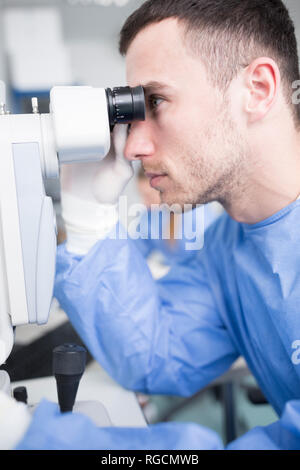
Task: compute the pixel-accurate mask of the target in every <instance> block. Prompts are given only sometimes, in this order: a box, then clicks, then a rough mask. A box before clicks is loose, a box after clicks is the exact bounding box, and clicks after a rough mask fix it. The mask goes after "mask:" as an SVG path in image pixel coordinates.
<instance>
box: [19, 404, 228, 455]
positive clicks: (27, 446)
mask: <svg viewBox="0 0 300 470" xmlns="http://www.w3.org/2000/svg"><path fill="white" fill-rule="evenodd" d="M222 447H223V445H222V442H221V440H220V438H219V436H218V435H217V434H216V433H215V432H214V431H211V430H210V429H207V428H205V427H203V426H199V425H197V424H194V423H159V424H154V425H151V426H148V427H144V428H134V427H129V428H126V427H120V428H118V427H102V428H100V427H97V426H95V424H94V423H92V421H91V420H90V419H89V418H87V417H86V416H84V415H82V414H79V413H63V414H61V413H60V412H59V409H58V406H57V405H56V404H54V403H51V402H48V401H47V400H43V401H42V402H41V403H40V404H39V406H38V407H37V409H36V411H35V413H34V415H33V418H32V421H31V424H30V425H29V428H28V429H27V432H26V434H25V435H24V437H23V439H22V440H21V441H20V442H19V443H18V445H17V448H16V450H32V449H34V450H128V449H129V450H139V449H142V450H157V449H159V450H203V449H212V450H218V449H222Z"/></svg>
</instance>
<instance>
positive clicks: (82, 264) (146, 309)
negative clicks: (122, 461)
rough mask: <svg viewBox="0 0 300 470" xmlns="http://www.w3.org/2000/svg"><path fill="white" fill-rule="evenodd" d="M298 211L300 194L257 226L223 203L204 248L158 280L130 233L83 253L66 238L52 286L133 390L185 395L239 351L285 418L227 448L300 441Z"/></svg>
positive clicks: (94, 349)
mask: <svg viewBox="0 0 300 470" xmlns="http://www.w3.org/2000/svg"><path fill="white" fill-rule="evenodd" d="M299 221H300V200H297V201H295V202H294V203H292V204H290V205H289V206H287V207H285V208H284V209H282V210H281V211H279V212H278V213H276V214H274V215H273V216H271V217H269V218H268V219H266V220H264V221H262V222H259V223H257V224H253V225H247V224H240V223H237V222H235V221H234V220H232V219H231V218H230V217H229V216H228V215H227V214H224V215H223V216H221V217H220V218H219V219H218V220H217V221H216V222H214V223H213V224H212V225H211V226H210V227H209V228H208V230H207V231H206V238H205V245H204V248H203V249H202V250H201V251H200V252H199V253H198V255H197V257H194V258H193V259H191V260H189V261H188V262H187V263H185V264H180V265H177V266H176V268H175V269H171V271H170V272H169V274H168V275H167V276H165V277H164V278H163V279H161V280H159V281H158V283H156V284H155V283H154V281H153V279H152V276H151V275H150V272H149V271H148V270H147V268H146V267H145V260H144V258H143V257H142V255H141V254H140V253H139V252H138V250H137V249H136V247H135V246H134V244H133V242H132V241H130V240H126V239H125V238H126V237H124V239H121V238H120V239H118V240H111V239H109V238H106V239H104V240H100V241H99V242H98V243H97V244H96V245H95V246H94V247H93V248H92V249H91V250H90V252H89V253H88V254H87V255H86V256H84V257H82V256H79V255H78V254H72V253H70V252H68V251H67V250H66V247H65V246H64V245H62V246H60V247H59V250H58V258H57V275H56V285H55V291H54V293H55V296H56V297H57V298H58V300H59V302H60V304H61V305H62V307H63V308H64V310H65V311H66V312H67V313H68V316H69V318H70V320H71V322H72V323H73V325H74V326H75V328H76V329H77V331H78V332H79V334H80V335H81V336H82V338H83V339H84V342H85V344H86V345H88V347H89V350H90V351H91V353H92V354H93V356H94V357H95V358H96V359H97V360H98V361H99V362H100V363H101V364H102V366H103V367H104V368H105V370H106V371H108V373H109V374H110V375H112V377H114V378H115V380H117V381H118V382H119V383H121V384H122V385H123V386H125V387H127V388H129V389H133V390H136V391H140V392H144V393H150V394H157V393H159V394H160V393H163V394H174V393H175V394H180V395H182V396H188V395H191V394H193V393H195V392H197V391H198V390H199V389H201V388H203V387H204V386H206V385H207V384H209V383H210V382H211V381H212V380H213V379H214V378H216V377H217V376H219V375H221V374H222V373H223V372H225V370H226V369H228V368H229V367H230V365H231V364H232V363H233V361H234V360H236V358H237V357H238V356H240V355H241V356H243V357H244V358H245V359H246V361H247V364H248V367H249V369H250V370H251V372H252V373H253V375H254V377H255V378H256V380H257V382H258V385H259V386H260V388H261V390H262V392H263V393H264V395H265V397H266V398H267V400H268V402H269V403H270V404H271V405H272V406H273V407H274V409H275V411H276V412H277V414H278V415H279V418H280V419H279V421H278V422H277V423H275V424H274V425H271V427H267V428H255V429H254V430H252V431H251V434H249V433H247V434H245V436H243V437H242V438H240V439H239V440H238V441H236V443H235V442H233V443H231V445H230V448H240V449H241V448H244V449H248V448H249V449H254V448H262V447H264V446H265V448H280V449H293V448H299V443H300V427H299V415H300V411H299V390H300V369H299V360H298V359H299V346H298V344H299V343H298V341H299V338H300V322H299V304H300V289H299V283H300V274H299V264H300V252H299ZM79 286H80V289H79ZM108 286H109V287H108ZM116 299H118V301H117V302H116ZM87 305H88V312H89V314H88V315H87V314H86V306H87ZM91 325H93V327H91ZM128 338H130V341H128ZM112 344H113V345H114V347H113V348H112V347H111V345H112ZM161 439H162V441H163V439H167V438H166V437H165V436H161ZM128 446H129V447H130V435H129V436H128Z"/></svg>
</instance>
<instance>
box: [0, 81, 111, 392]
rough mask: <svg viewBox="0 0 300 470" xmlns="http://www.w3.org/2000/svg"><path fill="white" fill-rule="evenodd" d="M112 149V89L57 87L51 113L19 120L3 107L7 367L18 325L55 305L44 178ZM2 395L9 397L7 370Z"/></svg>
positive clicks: (0, 144) (1, 232)
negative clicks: (109, 102) (109, 107)
mask: <svg viewBox="0 0 300 470" xmlns="http://www.w3.org/2000/svg"><path fill="white" fill-rule="evenodd" d="M109 148H110V122H109V116H108V111H107V97H106V92H105V89H102V88H92V87H54V88H53V89H52V90H51V93H50V113H49V114H39V113H38V107H37V102H36V100H35V99H33V114H25V115H12V114H9V113H7V112H6V111H5V105H4V103H2V104H1V108H0V365H1V364H3V363H4V362H5V361H6V359H7V357H8V356H9V354H10V352H11V349H12V347H13V340H14V334H13V327H14V326H17V325H22V324H28V323H38V324H44V323H46V322H47V320H48V316H49V311H50V305H51V300H52V293H53V285H54V276H55V259H56V224H55V214H54V210H53V205H52V200H51V198H50V197H48V196H47V195H46V193H45V189H44V181H43V180H44V178H58V177H59V165H60V164H63V163H72V162H84V161H93V160H101V159H103V158H104V157H105V156H106V155H107V153H108V151H109ZM0 390H4V391H6V392H7V393H10V383H9V377H8V374H7V373H6V372H5V371H0Z"/></svg>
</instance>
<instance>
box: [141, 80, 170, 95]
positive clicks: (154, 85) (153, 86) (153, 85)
mask: <svg viewBox="0 0 300 470" xmlns="http://www.w3.org/2000/svg"><path fill="white" fill-rule="evenodd" d="M142 87H143V88H144V90H145V92H148V93H149V91H154V90H171V87H170V86H169V85H167V84H166V83H161V82H156V81H153V82H148V83H146V84H145V85H142Z"/></svg>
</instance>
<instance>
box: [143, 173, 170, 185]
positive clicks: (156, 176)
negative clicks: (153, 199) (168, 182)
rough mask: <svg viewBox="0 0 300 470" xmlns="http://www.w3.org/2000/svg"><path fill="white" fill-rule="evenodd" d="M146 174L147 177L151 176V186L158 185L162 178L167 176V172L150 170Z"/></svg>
mask: <svg viewBox="0 0 300 470" xmlns="http://www.w3.org/2000/svg"><path fill="white" fill-rule="evenodd" d="M145 175H146V176H147V178H149V180H150V186H152V188H155V187H156V186H158V185H159V183H160V182H161V180H162V178H164V177H165V176H167V175H166V173H149V172H146V173H145Z"/></svg>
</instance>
